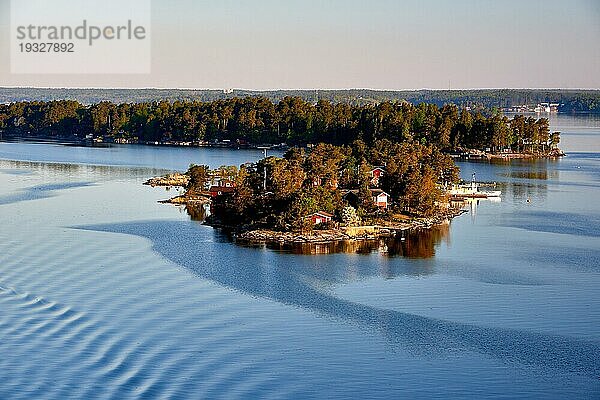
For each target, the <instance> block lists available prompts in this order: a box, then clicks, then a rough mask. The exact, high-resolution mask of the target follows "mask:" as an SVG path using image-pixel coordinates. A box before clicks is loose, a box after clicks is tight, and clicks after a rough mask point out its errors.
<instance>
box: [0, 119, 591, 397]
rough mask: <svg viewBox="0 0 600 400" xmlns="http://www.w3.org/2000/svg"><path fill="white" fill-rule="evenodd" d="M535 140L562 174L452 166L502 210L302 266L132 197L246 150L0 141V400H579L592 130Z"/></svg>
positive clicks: (313, 258) (576, 128)
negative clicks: (558, 147) (154, 180)
mask: <svg viewBox="0 0 600 400" xmlns="http://www.w3.org/2000/svg"><path fill="white" fill-rule="evenodd" d="M551 122H552V124H553V127H556V129H561V130H562V131H563V147H564V148H565V149H566V150H567V151H568V152H569V154H568V156H567V157H565V158H564V159H561V160H556V161H547V160H544V161H536V162H525V161H513V162H511V163H500V164H489V163H461V165H460V166H461V171H462V174H463V176H464V177H465V178H470V176H471V173H472V172H475V173H476V174H477V179H478V180H481V181H496V182H498V185H499V189H500V190H502V191H503V196H502V201H501V202H489V201H480V202H477V203H472V204H470V205H468V207H469V213H467V214H465V215H463V216H461V217H459V218H456V219H455V220H453V221H452V223H451V224H450V226H449V227H446V228H444V229H440V230H439V231H436V232H432V233H428V234H427V233H424V234H419V235H415V236H412V237H409V238H408V240H407V241H406V242H405V243H404V244H403V245H402V246H401V247H399V248H397V249H393V248H392V247H390V248H388V249H386V250H387V252H382V251H381V250H382V249H381V248H379V247H377V246H375V247H372V248H371V247H369V248H366V249H365V248H355V247H352V246H350V247H348V248H344V250H345V252H336V253H331V254H318V255H302V254H293V253H290V252H285V251H278V250H274V249H269V248H265V247H256V248H253V247H240V246H237V245H235V244H233V243H231V242H230V241H229V240H228V238H227V237H225V236H224V235H222V234H220V233H218V232H215V231H214V230H213V229H211V228H209V227H205V226H203V225H201V224H199V223H198V222H195V221H192V220H191V219H190V218H189V216H188V215H187V213H186V212H185V211H184V210H183V209H180V208H177V207H173V206H170V205H163V204H159V203H158V202H157V201H158V200H160V199H164V198H167V197H170V196H172V195H173V193H172V191H171V192H166V191H164V190H163V189H152V188H149V187H146V186H142V185H141V183H142V182H143V181H144V180H145V179H147V178H149V177H151V176H153V175H156V174H159V173H163V172H165V171H171V170H184V169H186V168H187V166H188V164H190V163H192V162H195V163H208V164H210V165H211V166H213V167H216V166H219V165H222V164H240V163H242V162H246V161H252V160H256V159H258V158H260V157H261V153H260V152H254V151H242V150H240V151H233V152H232V151H227V150H211V149H202V150H199V149H177V148H160V147H140V146H115V147H112V148H98V149H97V148H73V147H67V146H60V145H54V144H30V143H0V158H1V159H2V160H0V398H2V399H30V398H36V399H37V398H40V399H64V398H86V399H87V398H99V399H109V398H118V399H127V398H226V399H230V398H332V399H347V398H381V399H390V398H417V399H418V398H422V399H430V398H434V399H435V398H490V399H501V398H511V399H512V398H544V399H548V398H551V399H554V398H556V399H564V398H573V399H588V398H589V399H597V398H599V396H600V234H599V232H600V205H599V200H598V199H600V122H599V121H598V120H597V119H594V118H584V119H582V118H577V117H565V116H560V117H557V118H554V119H553V120H552V121H551ZM392 250H394V251H392Z"/></svg>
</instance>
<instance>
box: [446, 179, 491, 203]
mask: <svg viewBox="0 0 600 400" xmlns="http://www.w3.org/2000/svg"><path fill="white" fill-rule="evenodd" d="M448 194H449V195H450V197H452V198H474V199H487V198H493V197H500V196H501V195H502V191H500V190H491V191H480V190H479V184H477V182H476V181H475V174H473V179H472V180H471V184H469V185H454V186H453V187H452V189H450V190H448Z"/></svg>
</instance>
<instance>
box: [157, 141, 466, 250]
mask: <svg viewBox="0 0 600 400" xmlns="http://www.w3.org/2000/svg"><path fill="white" fill-rule="evenodd" d="M458 172H459V171H458V168H457V166H456V165H455V164H454V161H453V160H452V158H451V157H450V156H449V155H447V154H444V153H442V152H441V151H440V150H439V149H438V148H437V147H436V146H426V145H422V144H419V143H394V142H391V141H389V140H386V139H384V140H381V141H378V142H376V143H375V145H373V146H368V145H367V144H366V143H365V142H364V141H361V140H356V141H354V142H353V143H352V144H351V145H350V146H335V145H332V144H326V143H320V144H318V145H315V146H311V147H309V148H299V147H295V148H292V149H290V150H288V151H287V152H286V153H285V155H284V156H283V157H265V158H264V159H262V160H260V161H258V162H256V163H247V164H243V165H241V166H239V167H237V166H223V167H221V168H218V169H216V170H210V169H209V168H208V166H205V165H192V166H190V168H189V170H188V171H187V172H186V173H185V174H171V175H168V176H165V177H162V178H153V179H151V180H149V181H148V182H146V184H148V185H152V186H177V185H179V186H184V187H185V189H186V190H185V194H183V195H182V196H177V197H175V198H173V199H171V200H168V202H170V203H174V204H185V205H186V207H187V208H188V211H189V212H190V214H191V215H192V216H199V218H197V219H202V220H203V222H204V223H205V224H206V225H210V226H212V227H215V228H219V229H223V230H226V231H227V232H230V233H231V234H232V235H233V236H234V238H235V239H236V240H237V241H247V242H279V243H327V242H332V241H342V240H371V239H376V238H381V237H392V236H395V235H398V234H401V233H402V232H404V231H406V230H408V229H414V228H430V227H432V226H434V225H437V224H443V223H448V221H449V220H450V219H451V218H453V217H454V216H456V215H459V214H460V213H461V212H462V210H461V208H460V207H456V206H455V205H454V204H453V202H451V200H452V198H451V194H450V193H451V191H450V188H451V187H454V185H455V184H456V183H457V182H458V181H459V177H458Z"/></svg>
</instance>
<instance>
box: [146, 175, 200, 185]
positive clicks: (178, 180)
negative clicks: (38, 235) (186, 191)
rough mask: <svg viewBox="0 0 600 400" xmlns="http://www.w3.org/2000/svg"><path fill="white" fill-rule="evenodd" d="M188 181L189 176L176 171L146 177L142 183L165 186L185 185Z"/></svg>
mask: <svg viewBox="0 0 600 400" xmlns="http://www.w3.org/2000/svg"><path fill="white" fill-rule="evenodd" d="M189 181H190V177H189V176H187V175H185V174H181V173H179V172H176V173H174V174H169V175H166V176H159V177H156V178H151V179H148V180H147V181H146V182H144V185H147V186H152V187H156V186H165V187H186V186H187V185H188V183H189Z"/></svg>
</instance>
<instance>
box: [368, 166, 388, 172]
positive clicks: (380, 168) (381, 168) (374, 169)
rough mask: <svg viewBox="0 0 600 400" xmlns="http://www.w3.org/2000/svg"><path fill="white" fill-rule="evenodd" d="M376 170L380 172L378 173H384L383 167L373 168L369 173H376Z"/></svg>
mask: <svg viewBox="0 0 600 400" xmlns="http://www.w3.org/2000/svg"><path fill="white" fill-rule="evenodd" d="M376 170H380V171H383V172H385V168H383V167H375V168H373V169H372V170H371V172H373V171H376Z"/></svg>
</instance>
